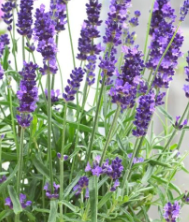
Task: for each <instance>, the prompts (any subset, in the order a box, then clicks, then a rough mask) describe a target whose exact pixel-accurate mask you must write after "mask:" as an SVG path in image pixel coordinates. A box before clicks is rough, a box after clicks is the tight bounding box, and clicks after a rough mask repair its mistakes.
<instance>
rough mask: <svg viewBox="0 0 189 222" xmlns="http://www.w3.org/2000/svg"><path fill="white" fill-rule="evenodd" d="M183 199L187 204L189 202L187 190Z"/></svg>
mask: <svg viewBox="0 0 189 222" xmlns="http://www.w3.org/2000/svg"><path fill="white" fill-rule="evenodd" d="M182 201H183V202H185V203H186V204H189V193H188V191H187V190H186V191H185V194H184V196H183V198H182Z"/></svg>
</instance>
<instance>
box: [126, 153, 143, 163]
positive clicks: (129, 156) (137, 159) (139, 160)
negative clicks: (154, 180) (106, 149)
mask: <svg viewBox="0 0 189 222" xmlns="http://www.w3.org/2000/svg"><path fill="white" fill-rule="evenodd" d="M127 156H128V158H129V159H131V158H132V156H133V154H132V153H129V154H128V155H127ZM143 162H144V158H142V157H139V158H137V157H134V159H133V164H136V163H143Z"/></svg>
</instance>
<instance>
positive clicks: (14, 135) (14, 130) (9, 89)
mask: <svg viewBox="0 0 189 222" xmlns="http://www.w3.org/2000/svg"><path fill="white" fill-rule="evenodd" d="M6 77H7V82H8V98H9V110H10V115H11V123H12V131H13V137H14V141H15V145H16V151H17V154H18V149H19V146H18V139H17V135H16V126H15V120H14V113H13V105H12V90H11V86H10V82H9V81H8V76H6Z"/></svg>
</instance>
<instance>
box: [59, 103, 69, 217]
mask: <svg viewBox="0 0 189 222" xmlns="http://www.w3.org/2000/svg"><path fill="white" fill-rule="evenodd" d="M67 106H68V104H67V102H65V106H64V119H63V130H62V146H61V158H60V200H63V191H64V145H65V134H66V113H67ZM59 209H60V214H61V216H62V215H63V206H62V203H60V205H59ZM61 221H63V219H62V217H61Z"/></svg>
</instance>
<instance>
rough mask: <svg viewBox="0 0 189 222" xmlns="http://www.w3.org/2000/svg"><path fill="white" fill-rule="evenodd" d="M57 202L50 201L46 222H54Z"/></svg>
mask: <svg viewBox="0 0 189 222" xmlns="http://www.w3.org/2000/svg"><path fill="white" fill-rule="evenodd" d="M57 206H58V205H57V200H51V201H50V214H49V218H48V222H56V216H57Z"/></svg>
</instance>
